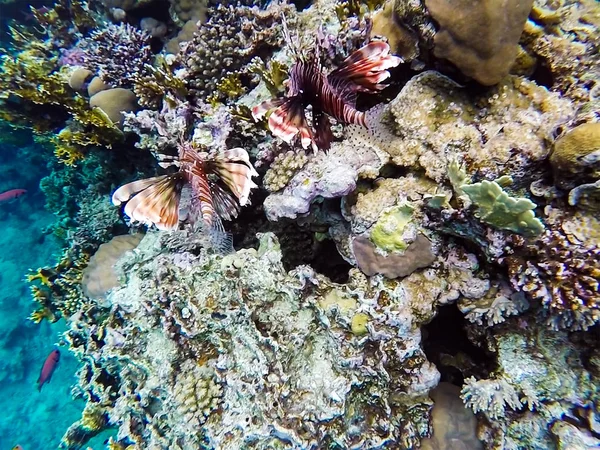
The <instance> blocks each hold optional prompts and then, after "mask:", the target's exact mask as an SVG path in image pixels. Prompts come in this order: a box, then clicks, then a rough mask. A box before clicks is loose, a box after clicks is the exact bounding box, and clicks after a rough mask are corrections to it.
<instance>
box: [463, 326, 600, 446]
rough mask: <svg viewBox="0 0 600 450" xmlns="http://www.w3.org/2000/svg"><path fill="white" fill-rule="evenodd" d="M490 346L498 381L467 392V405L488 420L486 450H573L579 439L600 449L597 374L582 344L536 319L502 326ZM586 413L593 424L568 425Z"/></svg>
mask: <svg viewBox="0 0 600 450" xmlns="http://www.w3.org/2000/svg"><path fill="white" fill-rule="evenodd" d="M487 340H488V346H489V348H490V350H492V351H494V352H495V353H496V355H497V362H498V368H497V370H496V375H495V376H494V377H492V378H490V379H487V380H475V379H474V378H469V379H467V380H466V383H465V385H464V386H463V388H462V397H463V399H465V400H466V402H467V404H468V405H470V406H471V407H472V408H473V409H474V410H475V411H480V414H483V415H484V416H485V417H487V418H488V421H487V422H485V425H484V426H483V428H484V429H483V430H481V431H480V433H479V435H480V436H481V437H483V440H484V443H485V444H486V447H489V448H493V447H496V446H501V447H504V448H535V447H537V448H568V446H567V443H568V442H569V441H571V440H572V439H575V437H576V436H579V438H581V439H582V440H584V441H586V440H587V442H589V443H590V444H591V445H592V448H593V447H595V446H597V445H598V444H599V443H600V441H598V439H597V438H593V437H592V436H591V434H590V433H589V432H590V431H591V430H592V427H593V426H594V425H593V421H594V420H596V419H594V414H596V417H597V412H596V413H594V412H593V410H594V409H595V407H594V406H593V404H594V403H595V404H596V405H597V401H598V390H597V383H598V378H597V374H598V372H597V371H596V372H595V373H594V371H590V369H589V366H587V365H586V363H585V361H586V359H587V357H586V356H585V350H584V349H583V347H582V344H581V342H580V343H577V342H574V341H573V340H571V339H570V338H569V336H568V335H567V334H566V333H564V332H556V331H551V330H548V329H547V328H546V327H545V326H544V325H543V324H540V323H539V322H536V321H535V319H533V320H531V321H529V320H527V323H526V324H525V325H524V326H522V327H520V328H517V329H515V328H511V327H510V326H509V325H507V324H503V325H500V328H499V329H497V330H496V331H495V332H493V333H492V334H491V336H489V337H488V338H487ZM581 408H584V409H585V408H591V409H590V414H589V417H590V419H591V421H592V422H588V421H587V419H583V418H582V420H578V419H575V420H573V421H570V420H569V419H568V418H569V417H576V416H578V413H577V412H576V411H577V410H580V409H581ZM596 411H597V409H596ZM584 416H587V414H586V413H584ZM569 422H570V423H571V425H572V426H573V429H574V430H572V429H569V428H568V427H569ZM565 427H567V429H565ZM586 435H587V438H586ZM577 448H580V447H577ZM581 448H586V447H581ZM588 448H589V447H588Z"/></svg>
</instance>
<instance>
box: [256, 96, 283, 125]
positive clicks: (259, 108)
mask: <svg viewBox="0 0 600 450" xmlns="http://www.w3.org/2000/svg"><path fill="white" fill-rule="evenodd" d="M284 101H285V99H283V98H274V99H271V100H267V101H265V102H262V103H261V104H260V105H256V106H255V107H254V108H252V118H253V119H254V121H255V122H258V121H259V120H261V119H262V118H263V117H265V116H266V115H267V113H268V112H269V111H271V110H272V109H275V108H278V107H279V106H281V104H282V103H283V102H284Z"/></svg>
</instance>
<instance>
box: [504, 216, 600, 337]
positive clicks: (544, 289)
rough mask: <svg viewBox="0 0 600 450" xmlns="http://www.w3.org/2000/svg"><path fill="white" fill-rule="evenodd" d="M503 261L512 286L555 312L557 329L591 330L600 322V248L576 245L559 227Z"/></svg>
mask: <svg viewBox="0 0 600 450" xmlns="http://www.w3.org/2000/svg"><path fill="white" fill-rule="evenodd" d="M522 245H523V246H524V247H525V251H524V252H519V254H518V255H515V256H507V257H506V258H504V259H503V261H504V262H505V263H506V265H507V267H508V270H509V275H510V279H511V283H512V284H513V287H514V288H515V289H518V290H522V291H524V292H526V293H527V294H528V295H529V296H530V297H531V298H533V299H535V300H537V301H539V302H541V303H542V304H543V305H544V306H545V307H546V308H548V309H549V310H550V311H551V312H552V316H551V318H550V319H549V320H550V323H551V324H552V326H553V327H554V328H559V329H560V328H570V329H573V330H581V329H587V328H588V327H590V326H592V325H593V324H595V323H596V322H598V320H599V319H600V289H599V286H600V247H598V245H597V243H594V242H592V240H591V239H587V240H586V242H583V243H579V242H574V240H573V239H569V236H568V234H567V233H566V232H565V231H564V230H563V229H562V228H558V227H557V226H554V227H552V228H551V229H549V230H546V231H545V232H544V233H543V234H542V236H541V237H540V238H539V240H537V241H535V242H533V243H531V244H526V243H524V244H522Z"/></svg>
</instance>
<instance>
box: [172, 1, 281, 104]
mask: <svg viewBox="0 0 600 450" xmlns="http://www.w3.org/2000/svg"><path fill="white" fill-rule="evenodd" d="M292 11H293V9H292V8H291V7H290V6H287V5H285V4H279V3H273V4H271V5H269V7H268V8H267V9H264V10H263V9H259V8H257V7H254V8H250V7H247V6H232V5H229V6H224V5H219V6H218V7H216V8H211V9H210V10H209V17H210V19H209V21H208V22H207V23H206V24H204V25H203V26H202V27H201V28H200V29H199V30H198V32H197V33H195V35H194V39H193V40H192V41H191V42H189V43H188V44H187V45H185V46H183V47H182V50H181V52H180V54H179V58H180V59H181V60H182V61H183V63H184V65H185V66H186V68H187V72H188V74H187V77H186V82H187V85H188V88H189V89H190V91H191V92H192V93H193V95H194V96H195V97H196V98H199V99H206V98H207V97H208V96H209V95H210V94H212V93H213V91H214V90H215V89H216V87H217V83H218V82H219V81H220V80H221V78H223V77H225V76H226V75H228V74H231V73H236V72H238V71H239V70H241V69H242V68H243V66H244V65H245V64H246V63H248V62H249V61H250V60H251V59H252V58H253V57H254V56H256V55H257V54H258V53H264V52H265V51H267V52H268V51H272V50H274V49H275V48H278V47H280V46H281V44H282V42H283V34H282V29H281V25H280V22H281V14H282V13H285V14H286V15H287V16H288V17H293V13H292Z"/></svg>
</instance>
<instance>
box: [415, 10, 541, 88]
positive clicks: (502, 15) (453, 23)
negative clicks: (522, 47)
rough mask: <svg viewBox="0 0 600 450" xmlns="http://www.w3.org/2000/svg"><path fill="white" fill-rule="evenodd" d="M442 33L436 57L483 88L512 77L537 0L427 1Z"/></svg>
mask: <svg viewBox="0 0 600 450" xmlns="http://www.w3.org/2000/svg"><path fill="white" fill-rule="evenodd" d="M425 4H426V5H427V9H428V10H429V13H430V14H431V16H432V17H433V19H434V20H435V21H436V22H438V23H439V25H440V30H439V31H438V32H437V33H436V35H435V37H434V44H435V46H434V53H435V55H436V56H437V57H438V58H444V59H447V60H449V61H451V62H452V63H454V64H455V65H456V66H457V67H458V68H459V69H460V70H461V72H463V73H464V74H465V75H467V76H469V77H471V78H474V79H475V80H477V81H478V82H480V83H481V84H483V85H486V86H489V85H493V84H496V83H498V82H499V81H500V80H502V78H504V77H505V76H506V75H508V72H509V70H510V68H511V65H512V63H513V62H514V60H515V58H516V56H517V50H518V42H519V37H520V36H521V32H522V31H523V25H524V24H525V21H526V20H527V16H528V15H529V11H531V6H532V5H533V0H525V1H523V0H479V1H472V0H425Z"/></svg>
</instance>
